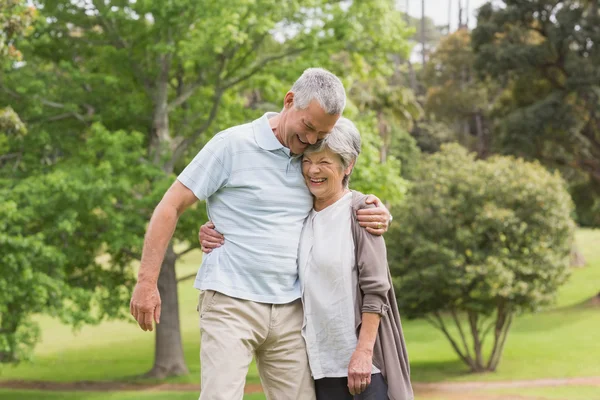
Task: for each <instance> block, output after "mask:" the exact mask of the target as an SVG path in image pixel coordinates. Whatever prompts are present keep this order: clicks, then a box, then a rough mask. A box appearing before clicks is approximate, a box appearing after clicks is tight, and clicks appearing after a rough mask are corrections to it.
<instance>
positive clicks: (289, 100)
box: [283, 92, 294, 109]
mask: <svg viewBox="0 0 600 400" xmlns="http://www.w3.org/2000/svg"><path fill="white" fill-rule="evenodd" d="M293 105H294V92H287V93H286V94H285V97H284V98H283V108H286V109H289V108H291V107H292V106H293Z"/></svg>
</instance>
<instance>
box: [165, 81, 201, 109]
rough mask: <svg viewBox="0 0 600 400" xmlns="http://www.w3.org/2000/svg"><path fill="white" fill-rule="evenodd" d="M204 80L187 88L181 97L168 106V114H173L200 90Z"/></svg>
mask: <svg viewBox="0 0 600 400" xmlns="http://www.w3.org/2000/svg"><path fill="white" fill-rule="evenodd" d="M203 83H204V82H203V80H202V78H200V79H198V80H196V82H194V83H193V84H191V85H189V86H188V87H187V88H185V89H184V90H183V91H182V92H181V94H180V95H179V96H177V97H176V98H175V99H174V100H172V101H171V102H170V103H169V105H168V106H167V112H171V111H173V110H175V109H176V108H177V107H179V106H180V105H182V104H183V103H185V102H186V101H187V100H188V99H189V98H190V97H191V96H192V95H193V94H194V92H195V91H196V90H198V88H200V87H201V86H202V84H203Z"/></svg>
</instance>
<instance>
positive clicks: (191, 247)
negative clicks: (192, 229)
mask: <svg viewBox="0 0 600 400" xmlns="http://www.w3.org/2000/svg"><path fill="white" fill-rule="evenodd" d="M199 248H200V246H190V247H188V248H187V249H185V250H183V251H182V252H181V253H175V257H176V258H179V257H182V256H185V255H186V254H187V253H189V252H190V251H194V250H197V249H199Z"/></svg>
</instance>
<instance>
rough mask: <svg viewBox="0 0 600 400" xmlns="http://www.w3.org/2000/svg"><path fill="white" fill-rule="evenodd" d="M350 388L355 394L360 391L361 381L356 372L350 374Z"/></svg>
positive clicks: (351, 392)
mask: <svg viewBox="0 0 600 400" xmlns="http://www.w3.org/2000/svg"><path fill="white" fill-rule="evenodd" d="M348 390H349V391H350V394H351V395H353V396H354V395H357V394H359V393H360V391H359V390H360V381H359V380H358V379H357V378H356V373H351V374H348Z"/></svg>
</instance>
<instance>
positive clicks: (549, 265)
mask: <svg viewBox="0 0 600 400" xmlns="http://www.w3.org/2000/svg"><path fill="white" fill-rule="evenodd" d="M571 212H572V202H571V199H570V197H569V194H568V192H567V191H566V190H565V184H564V182H563V180H562V178H561V177H560V176H559V175H558V174H550V173H549V172H547V171H546V170H545V169H544V168H543V167H542V166H541V165H539V164H531V163H527V162H525V161H523V160H520V159H514V158H511V157H493V158H490V159H489V160H487V161H482V160H479V161H476V160H475V155H474V154H469V153H468V152H467V151H466V150H465V149H464V148H462V147H460V146H458V145H444V146H442V150H441V152H439V153H436V154H433V155H431V156H428V157H427V158H426V159H425V160H424V161H423V163H422V166H421V169H420V174H419V176H418V178H417V179H416V180H415V182H414V184H413V185H412V186H411V189H410V191H409V194H408V196H407V199H406V202H405V203H403V204H402V205H401V206H400V207H398V208H397V209H395V210H394V215H395V216H396V218H397V219H398V220H399V221H401V223H399V224H395V227H394V229H393V230H392V232H390V233H389V234H388V235H387V236H386V239H387V242H388V250H389V254H390V263H391V268H392V273H393V276H394V277H395V282H396V283H397V290H396V293H397V296H398V302H399V305H400V308H401V310H402V311H403V313H404V315H406V316H407V317H409V318H418V317H425V318H428V319H429V320H430V321H432V322H433V323H434V324H436V326H437V327H438V328H439V329H442V330H443V331H445V332H444V333H446V334H447V329H446V327H445V325H444V323H443V320H442V319H441V318H440V313H444V312H450V313H452V315H454V316H455V317H456V315H458V314H459V313H465V314H467V316H468V318H469V324H470V326H471V329H475V332H476V334H475V333H473V342H474V347H475V348H474V350H475V353H476V355H477V356H478V358H480V357H481V348H479V349H478V348H477V346H478V345H477V343H481V341H482V340H483V339H484V338H485V336H486V333H487V332H486V330H485V329H482V324H483V321H484V320H486V319H491V320H492V321H493V324H494V325H495V326H496V329H495V334H494V336H495V345H494V352H495V353H494V352H493V353H492V356H491V358H490V363H488V365H487V366H484V365H483V363H482V360H476V359H475V358H474V357H472V356H470V355H469V354H468V352H469V349H468V348H467V349H463V351H461V350H460V349H459V348H455V350H456V351H457V352H458V353H459V355H461V358H463V361H465V362H466V363H467V364H469V365H470V367H471V368H472V369H473V370H481V369H491V370H493V369H495V365H497V361H498V360H499V354H498V353H497V352H498V351H501V349H502V344H503V340H505V339H502V335H504V338H505V337H506V334H507V332H508V329H509V327H510V320H511V318H512V315H513V314H515V313H521V312H527V311H536V310H538V309H539V308H541V307H543V306H546V305H548V304H550V303H551V302H552V301H553V299H554V297H555V295H556V291H557V289H558V288H559V287H560V285H562V284H563V283H564V282H565V279H566V278H567V276H568V266H569V265H568V260H569V253H570V248H571V244H572V241H573V231H574V224H573V221H572V220H571V217H570V215H571ZM456 322H457V324H458V320H456ZM490 326H492V325H490ZM447 335H448V338H449V340H451V341H452V340H453V339H452V338H451V337H450V335H449V334H447ZM498 341H500V342H498ZM496 343H497V345H496ZM454 344H456V343H454ZM497 346H498V347H497ZM465 347H467V346H466V344H465Z"/></svg>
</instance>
